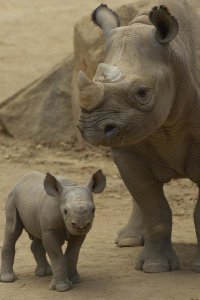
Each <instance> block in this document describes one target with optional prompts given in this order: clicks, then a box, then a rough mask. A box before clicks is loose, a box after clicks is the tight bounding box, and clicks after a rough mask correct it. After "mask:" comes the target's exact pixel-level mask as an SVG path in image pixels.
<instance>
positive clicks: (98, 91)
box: [78, 71, 104, 111]
mask: <svg viewBox="0 0 200 300" xmlns="http://www.w3.org/2000/svg"><path fill="white" fill-rule="evenodd" d="M78 86H79V92H80V94H79V96H80V106H81V108H83V109H85V110H86V111H91V110H93V109H94V108H96V107H97V106H99V105H100V104H101V103H102V101H103V95H104V85H103V84H102V83H96V82H92V81H90V80H89V79H88V78H87V76H86V75H85V73H84V72H82V71H80V72H79V76H78Z"/></svg>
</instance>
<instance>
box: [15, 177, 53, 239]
mask: <svg viewBox="0 0 200 300" xmlns="http://www.w3.org/2000/svg"><path fill="white" fill-rule="evenodd" d="M44 178H45V175H44V174H42V173H39V172H31V173H29V174H27V175H25V176H23V177H22V178H21V179H20V180H19V181H18V183H17V184H16V186H15V188H14V192H15V206H16V208H17V211H18V213H19V216H20V219H21V221H22V223H23V225H24V227H25V229H26V231H27V232H28V233H29V234H30V235H32V236H34V237H37V238H41V235H42V231H43V230H45V229H46V228H45V227H51V226H52V224H57V225H58V223H59V222H58V220H57V219H59V203H58V201H56V200H57V199H55V198H52V197H50V196H48V195H47V194H46V192H45V190H44V186H43V182H44Z"/></svg>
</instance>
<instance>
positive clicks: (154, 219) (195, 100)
mask: <svg viewBox="0 0 200 300" xmlns="http://www.w3.org/2000/svg"><path fill="white" fill-rule="evenodd" d="M155 2H156V3H155ZM155 4H156V5H157V6H155ZM152 7H153V8H152ZM92 19H93V21H94V23H96V24H97V25H98V26H100V27H101V28H102V29H103V32H104V34H105V38H106V43H105V61H104V63H100V64H99V66H98V68H97V71H96V74H95V76H94V79H93V81H90V80H89V79H88V78H87V77H86V75H85V74H84V73H83V72H80V74H79V89H80V103H81V117H80V123H79V127H80V131H81V134H82V135H83V137H84V138H85V139H86V140H87V141H88V142H89V143H91V144H94V145H96V146H98V145H103V146H108V147H111V149H112V152H113V159H114V162H115V163H116V165H117V167H118V169H119V172H120V174H121V177H122V179H123V181H124V183H125V185H126V187H127V188H128V190H129V191H130V193H131V194H132V196H133V198H134V200H133V212H132V214H131V217H130V219H129V221H128V224H127V225H126V226H125V227H124V228H123V229H122V230H121V231H120V232H119V235H118V238H117V241H116V242H117V243H118V245H119V246H134V245H140V244H142V243H143V241H144V248H143V250H142V252H141V254H140V255H139V258H138V260H137V263H136V269H139V270H143V271H144V272H150V273H154V272H166V271H169V270H175V269H178V268H179V260H178V258H177V256H176V254H175V252H174V250H173V247H172V244H171V231H172V212H171V209H170V207H169V204H168V202H167V200H166V197H165V195H164V192H163V185H164V184H165V183H167V182H169V181H170V180H171V179H172V178H185V177H186V178H189V179H190V180H192V181H193V182H195V183H196V184H197V185H198V186H200V89H199V76H200V65H198V61H197V59H198V57H197V51H198V48H199V47H200V38H199V36H200V35H199V29H200V17H199V16H198V15H197V14H196V12H195V11H194V10H193V8H192V7H191V5H190V4H189V2H187V1H185V0H163V1H153V5H152V6H151V7H150V8H149V9H147V10H145V11H142V12H141V13H140V14H139V15H137V16H136V18H134V19H133V20H132V21H131V22H130V23H129V25H128V26H123V27H119V17H118V16H117V14H116V13H115V12H113V11H111V10H110V9H109V8H108V7H107V6H106V5H103V4H102V5H100V6H99V7H98V8H97V9H96V10H95V11H94V12H93V14H92ZM194 222H195V227H196V234H197V239H198V242H199V247H198V253H197V256H196V258H195V260H194V263H193V269H194V270H195V271H198V272H200V201H199V200H198V202H197V206H196V209H195V213H194Z"/></svg>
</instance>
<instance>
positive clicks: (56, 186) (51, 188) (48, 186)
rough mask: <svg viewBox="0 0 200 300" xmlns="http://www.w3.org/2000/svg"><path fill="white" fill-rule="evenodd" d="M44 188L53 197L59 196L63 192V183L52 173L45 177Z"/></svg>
mask: <svg viewBox="0 0 200 300" xmlns="http://www.w3.org/2000/svg"><path fill="white" fill-rule="evenodd" d="M44 189H45V191H46V192H47V194H48V195H49V196H51V197H58V196H59V195H60V194H61V192H62V189H63V187H62V184H61V183H60V182H59V181H58V180H57V179H56V178H55V177H54V176H53V175H51V174H50V173H47V174H46V177H45V179H44Z"/></svg>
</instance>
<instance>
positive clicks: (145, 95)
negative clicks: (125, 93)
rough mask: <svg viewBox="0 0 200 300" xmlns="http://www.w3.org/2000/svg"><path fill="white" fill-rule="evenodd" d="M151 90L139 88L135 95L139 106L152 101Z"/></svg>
mask: <svg viewBox="0 0 200 300" xmlns="http://www.w3.org/2000/svg"><path fill="white" fill-rule="evenodd" d="M150 94H151V90H150V89H149V88H147V87H143V86H142V87H139V88H138V89H137V90H136V91H135V93H134V98H135V100H136V101H137V102H138V104H141V105H145V104H148V103H149V101H150V98H151V97H150Z"/></svg>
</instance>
